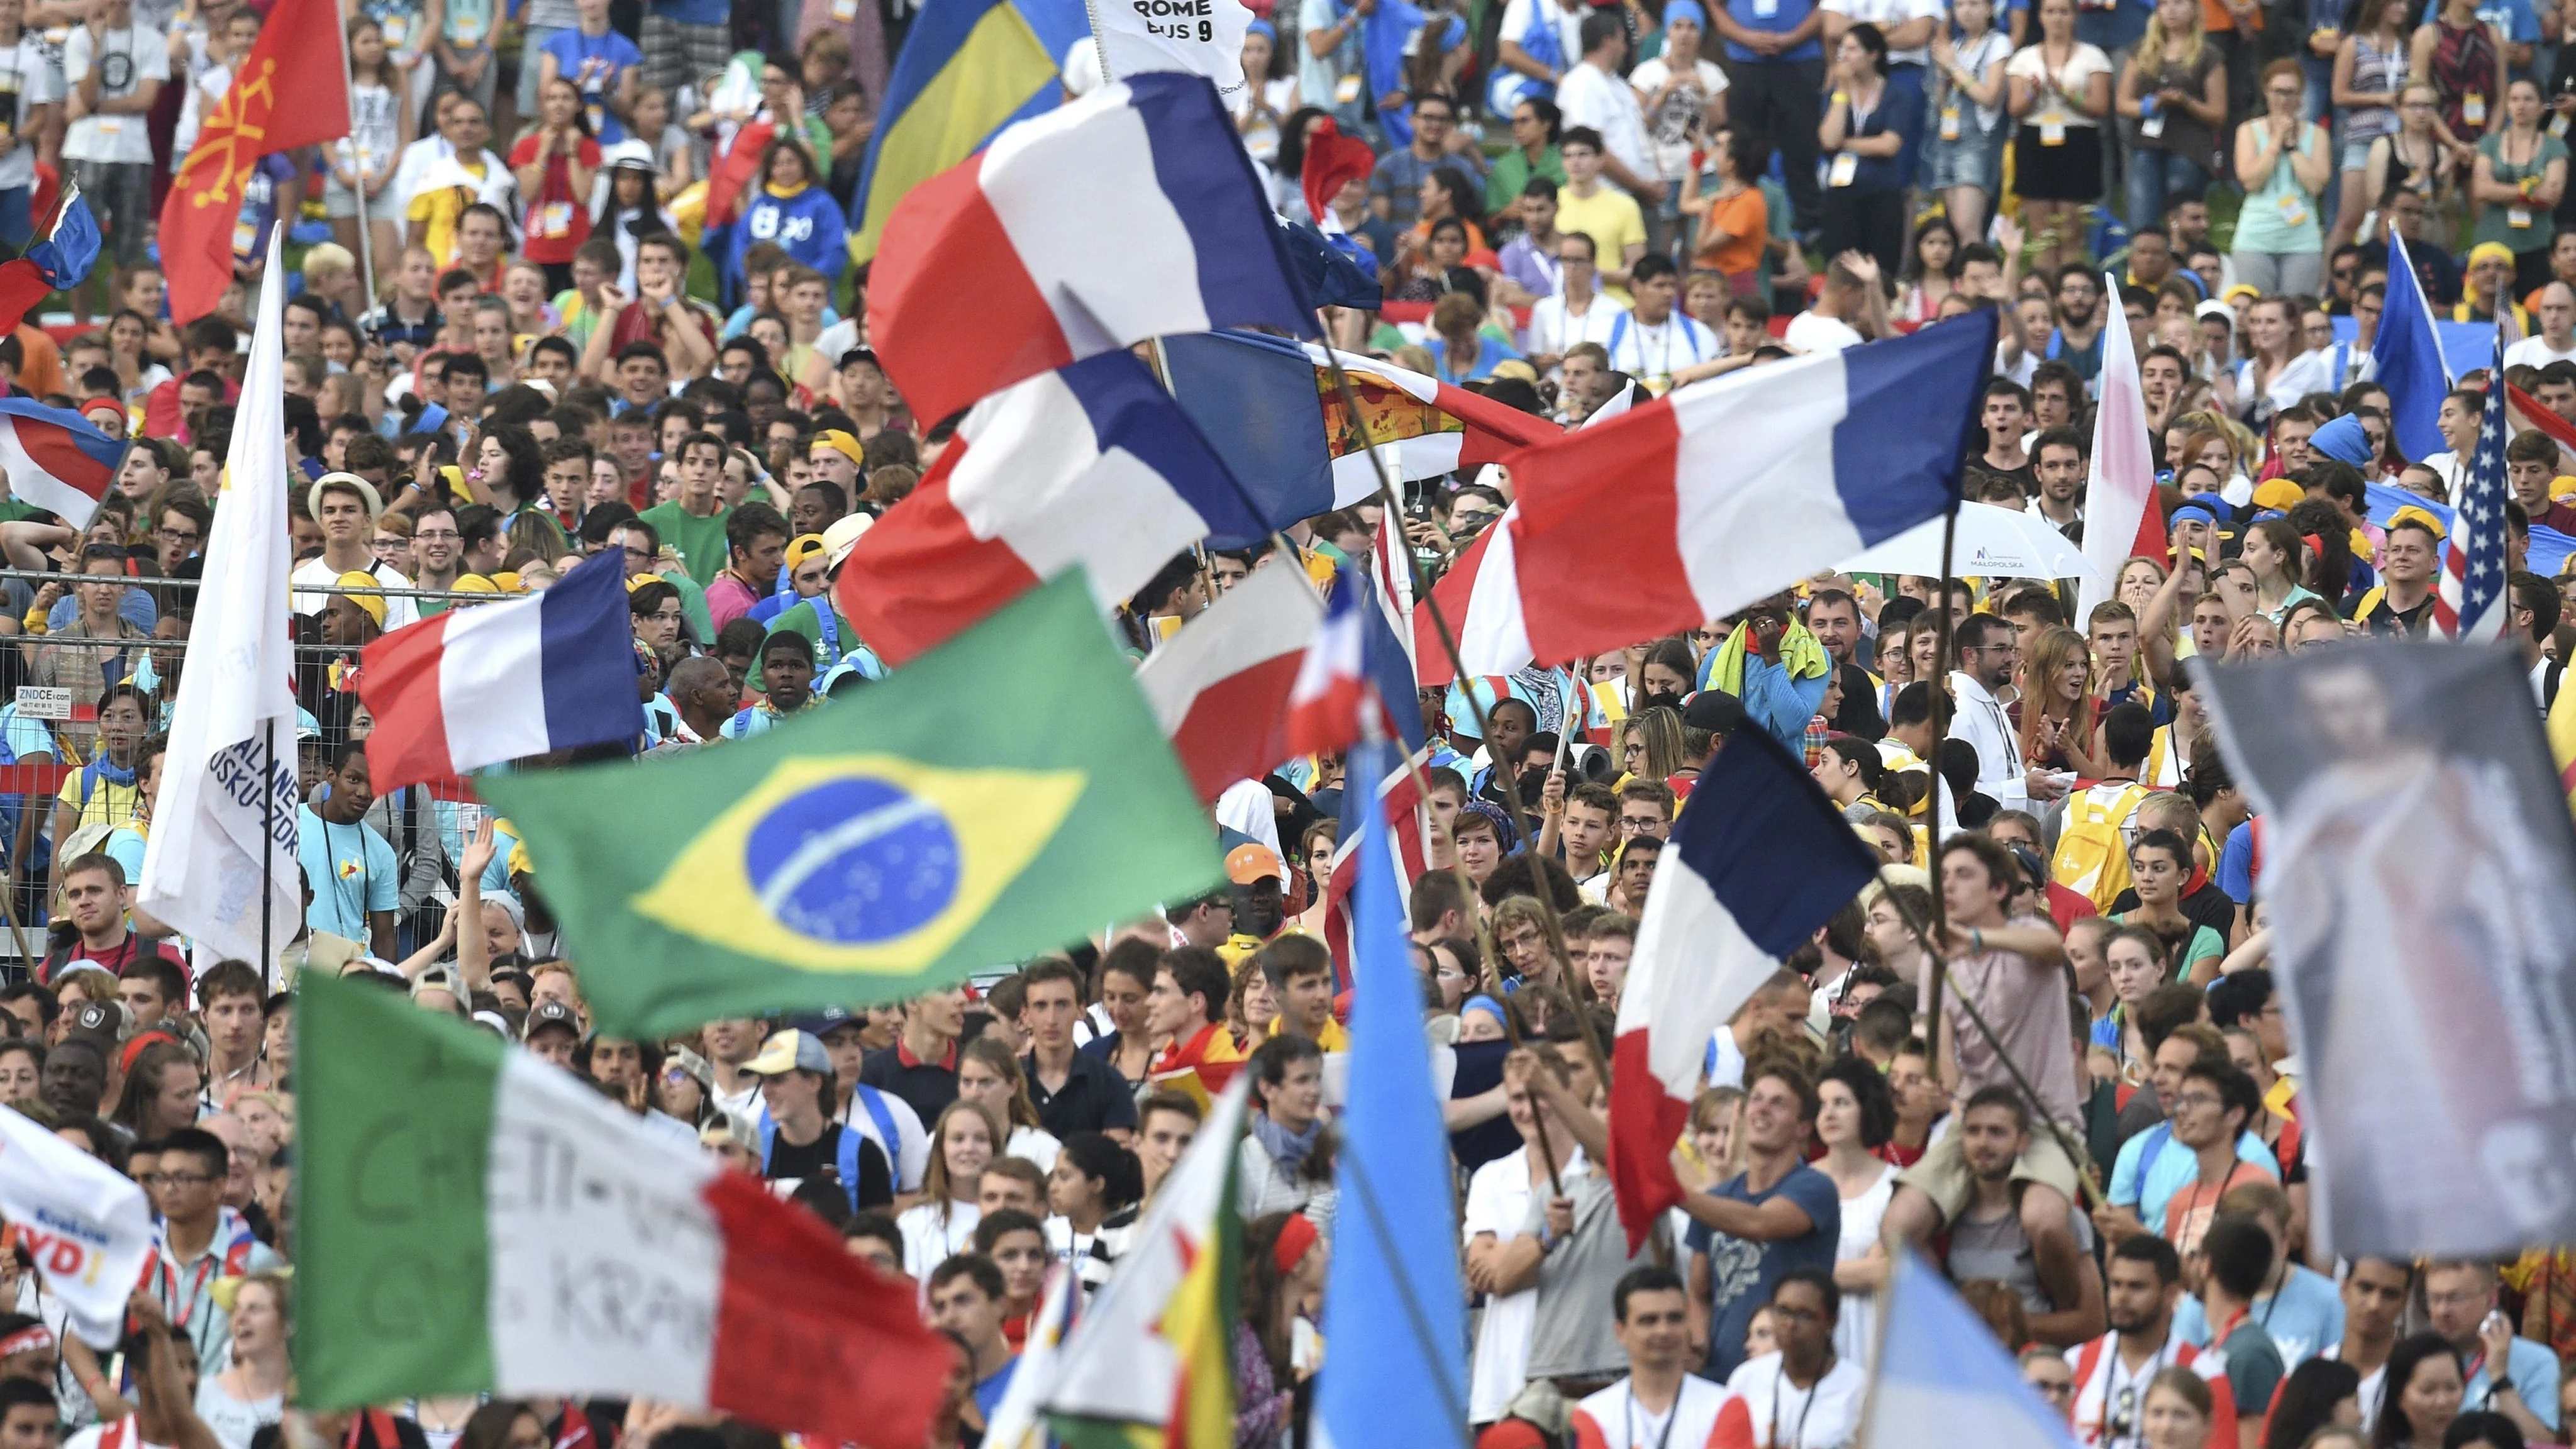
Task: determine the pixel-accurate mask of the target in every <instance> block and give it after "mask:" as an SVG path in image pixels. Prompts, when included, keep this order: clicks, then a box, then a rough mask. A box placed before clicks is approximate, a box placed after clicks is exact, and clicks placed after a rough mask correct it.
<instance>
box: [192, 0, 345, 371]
mask: <svg viewBox="0 0 2576 1449" xmlns="http://www.w3.org/2000/svg"><path fill="white" fill-rule="evenodd" d="M348 134H349V57H348V51H347V47H346V45H345V44H344V42H343V39H342V36H341V32H340V7H339V6H337V5H335V4H333V3H331V0H277V4H276V6H275V7H274V8H272V9H271V10H270V11H269V12H268V22H267V23H266V24H265V25H262V26H261V27H260V31H259V39H258V40H257V41H256V42H254V43H253V44H252V45H251V48H250V56H249V58H248V59H246V60H244V61H243V62H242V63H241V64H240V65H239V66H238V67H236V68H235V69H234V71H233V83H232V87H231V88H230V89H228V90H226V91H225V92H224V98H223V100H222V102H221V103H220V104H218V105H217V106H216V107H215V113H214V114H213V115H212V116H209V117H207V118H206V123H205V126H204V128H203V129H201V130H200V131H198V133H197V145H196V149H194V150H192V151H190V152H189V153H188V159H187V161H186V162H185V163H183V164H182V165H181V166H180V167H179V174H178V175H177V176H176V177H175V178H173V179H172V181H171V183H170V195H169V199H168V200H166V201H164V202H163V203H162V204H161V265H162V266H163V268H164V269H166V270H167V272H168V273H169V277H170V316H171V318H172V319H173V320H175V321H177V322H180V323H182V324H185V323H189V322H193V321H195V320H197V319H198V318H200V317H203V316H205V315H206V314H207V313H209V312H212V311H213V310H215V303H216V302H217V301H218V300H219V299H220V298H221V297H222V296H223V291H224V284H225V283H227V282H229V281H231V280H232V275H233V252H234V247H233V229H234V227H236V226H237V225H239V224H240V222H241V210H242V192H243V188H244V184H245V183H246V182H248V181H249V179H250V174H251V170H252V168H253V167H256V166H257V165H258V164H259V160H260V158H261V157H263V156H267V155H272V154H274V153H276V152H279V151H291V150H293V149H295V148H296V147H298V146H311V145H314V144H317V143H319V142H323V141H336V140H338V139H339V138H341V137H343V136H346V135H348Z"/></svg>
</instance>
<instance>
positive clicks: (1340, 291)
mask: <svg viewBox="0 0 2576 1449" xmlns="http://www.w3.org/2000/svg"><path fill="white" fill-rule="evenodd" d="M1277 240H1278V243H1279V253H1280V256H1281V258H1282V259H1283V260H1284V261H1285V262H1286V263H1287V266H1288V270H1289V271H1290V272H1292V273H1294V274H1295V275H1296V278H1297V280H1298V282H1299V283H1300V284H1301V285H1303V286H1304V287H1305V289H1306V300H1308V301H1310V302H1312V303H1314V304H1315V305H1316V306H1318V307H1357V308H1359V309H1360V310H1361V311H1363V312H1374V311H1376V310H1377V309H1378V308H1379V307H1381V306H1383V305H1385V302H1386V290H1385V288H1383V287H1381V286H1379V285H1378V280H1377V259H1376V258H1374V257H1372V256H1370V255H1369V253H1368V249H1367V248H1365V247H1363V246H1361V245H1360V244H1359V243H1358V242H1356V241H1354V240H1352V239H1351V237H1350V236H1349V234H1348V233H1343V232H1336V233H1334V234H1333V235H1331V236H1326V235H1324V234H1323V233H1322V232H1320V231H1317V230H1316V229H1315V228H1313V227H1311V226H1302V225H1300V224H1298V223H1296V222H1293V221H1290V220H1288V219H1287V218H1286V217H1281V218H1280V219H1279V228H1278V237H1277Z"/></svg>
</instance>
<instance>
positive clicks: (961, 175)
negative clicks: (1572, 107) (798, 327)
mask: <svg viewBox="0 0 2576 1449" xmlns="http://www.w3.org/2000/svg"><path fill="white" fill-rule="evenodd" d="M1273 231H1274V227H1273V224H1272V222H1271V211H1270V206H1269V203H1268V202H1267V201H1266V200H1265V198H1264V196H1263V193H1262V187H1261V182H1260V180H1259V178H1257V177H1256V176H1254V175H1253V171H1252V162H1251V159H1250V158H1249V157H1247V156H1246V155H1245V154H1244V150H1243V144H1242V143H1241V142H1240V141H1238V140H1236V139H1235V128H1234V122H1233V121H1232V120H1231V119H1230V118H1229V117H1228V115H1227V112H1226V108H1225V104H1224V102H1223V101H1221V100H1219V99H1218V97H1217V93H1216V87H1215V86H1214V85H1212V84H1210V83H1209V82H1208V81H1207V80H1206V79H1205V78H1204V77H1201V76H1195V75H1183V74H1180V73H1177V72H1167V71H1157V72H1153V73H1150V74H1145V75H1139V76H1135V77H1133V78H1131V79H1128V80H1125V81H1121V82H1118V83H1117V84H1114V85H1108V86H1103V87H1101V88H1100V89H1099V90H1096V91H1093V92H1092V93H1091V94H1089V95H1087V96H1084V97H1083V98H1082V99H1080V100H1077V101H1074V102H1072V103H1071V104H1069V105H1065V106H1062V107H1059V108H1058V109H1056V110H1053V111H1049V112H1047V113H1046V114H1044V115H1042V116H1037V117H1033V118H1031V119H1029V120H1026V121H1022V122H1020V123H1019V124H1017V125H1014V126H1012V127H1010V128H1008V129H1006V130H1004V131H1003V132H1002V133H1001V135H999V136H997V137H995V138H994V140H993V144H992V145H991V146H989V147H987V148H986V149H985V150H984V152H983V153H982V154H981V155H978V156H975V157H973V158H971V159H969V160H967V161H964V162H962V163H960V164H958V165H956V166H953V167H951V168H949V169H948V170H946V171H943V172H941V173H940V174H939V175H937V176H934V177H932V178H931V179H930V180H928V181H925V182H923V183H922V184H921V185H919V186H916V187H914V188H913V189H912V190H911V191H910V192H909V193H907V194H906V195H905V196H904V198H903V200H902V202H901V203H899V204H898V205H897V206H896V207H895V209H894V213H893V215H892V216H891V217H889V218H888V221H887V225H886V231H885V242H884V244H883V245H882V246H881V247H880V248H879V249H878V251H877V256H876V262H875V265H874V266H873V267H872V269H871V270H870V272H869V282H868V299H867V300H868V335H869V336H871V337H873V338H875V339H876V347H877V356H878V357H879V358H880V359H881V360H883V362H884V363H885V368H886V374H887V375H888V376H889V377H891V378H893V379H894V381H895V385H896V386H897V387H898V388H899V389H901V391H902V393H903V397H904V401H905V403H906V404H908V405H909V406H910V407H911V409H912V411H913V413H914V415H915V416H918V417H923V418H945V417H947V416H949V415H951V414H953V413H955V412H957V411H958V410H960V409H962V408H964V407H966V406H968V405H969V404H971V403H973V402H974V401H975V400H976V399H977V398H980V397H983V396H985V395H986V394H988V393H993V392H998V391H1000V390H1001V389H1002V388H1005V387H1008V386H1009V385H1011V384H1012V383H1015V382H1018V381H1020V380H1021V379H1023V378H1027V377H1033V376H1036V375H1037V374H1039V373H1042V372H1047V371H1051V370H1053V369H1055V368H1059V367H1063V366H1064V365H1066V364H1067V363H1071V362H1076V361H1079V360H1080V359H1082V358H1086V357H1092V356H1096V355H1098V354H1101V353H1105V352H1111V351H1115V350H1117V349H1120V348H1124V347H1130V346H1133V345H1134V344H1136V343H1139V342H1142V341H1144V340H1146V339H1147V338H1150V337H1160V336H1163V335H1165V334H1168V333H1180V332H1206V331H1209V330H1211V329H1214V328H1218V327H1237V326H1254V325H1258V326H1266V327H1274V328H1278V329H1280V330H1282V331H1285V332H1290V333H1294V334H1297V335H1299V336H1313V335H1315V319H1314V315H1313V313H1312V311H1311V310H1309V309H1308V308H1307V307H1305V306H1304V305H1303V304H1301V302H1300V300H1299V297H1298V294H1297V287H1296V284H1295V283H1294V282H1292V281H1291V280H1290V277H1289V273H1288V270H1287V267H1286V264H1285V262H1284V260H1283V257H1282V253H1281V251H1280V249H1279V245H1278V242H1277V240H1276V239H1275V238H1274V236H1273V234H1272V233H1273ZM871 642H873V640H872V641H871Z"/></svg>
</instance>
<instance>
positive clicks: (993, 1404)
mask: <svg viewBox="0 0 2576 1449" xmlns="http://www.w3.org/2000/svg"><path fill="white" fill-rule="evenodd" d="M1019 1371H1020V1359H1019V1355H1017V1354H1013V1355H1012V1356H1011V1357H1010V1358H1009V1359H1008V1360H1006V1361H1004V1363H1003V1364H1002V1366H1001V1367H1000V1368H997V1369H995V1370H993V1376H992V1377H991V1378H989V1379H986V1380H984V1381H983V1382H982V1383H980V1384H977V1385H976V1386H975V1407H976V1408H978V1409H981V1410H983V1411H984V1420H985V1422H987V1423H990V1422H992V1418H993V1411H994V1410H995V1409H998V1408H1000V1407H1002V1395H1004V1394H1007V1393H1009V1392H1010V1391H1011V1375H1013V1374H1015V1373H1018V1372H1019Z"/></svg>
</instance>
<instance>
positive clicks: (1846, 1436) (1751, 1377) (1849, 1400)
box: [1726, 1350, 1869, 1449]
mask: <svg viewBox="0 0 2576 1449" xmlns="http://www.w3.org/2000/svg"><path fill="white" fill-rule="evenodd" d="M1726 1387H1727V1388H1728V1389H1729V1390H1731V1391H1732V1392H1734V1393H1735V1394H1737V1395H1738V1396H1740V1397H1741V1398H1742V1399H1743V1400H1744V1407H1745V1410H1746V1411H1747V1412H1748V1413H1749V1414H1750V1415H1751V1416H1752V1419H1753V1436H1754V1442H1755V1443H1757V1444H1768V1445H1770V1446H1772V1449H1839V1446H1841V1445H1844V1444H1848V1443H1850V1442H1851V1441H1852V1438H1853V1436H1855V1435H1856V1434H1858V1433H1859V1432H1860V1405H1861V1397H1862V1395H1863V1394H1865V1393H1866V1392H1867V1391H1868V1389H1869V1375H1868V1374H1867V1373H1866V1372H1864V1371H1863V1370H1862V1368H1861V1366H1860V1365H1859V1364H1856V1363H1854V1362H1852V1361H1851V1360H1850V1359H1848V1358H1842V1357H1836V1358H1835V1360H1834V1366H1833V1367H1832V1368H1829V1369H1827V1370H1825V1376H1824V1377H1823V1378H1820V1379H1818V1380H1816V1383H1815V1387H1813V1388H1808V1389H1802V1388H1799V1387H1798V1386H1797V1385H1795V1384H1793V1383H1791V1382H1789V1376H1788V1374H1787V1373H1786V1372H1784V1371H1783V1370H1782V1369H1781V1367H1780V1355H1779V1352H1778V1351H1777V1350H1774V1351H1772V1352H1770V1353H1766V1354H1764V1355H1762V1356H1761V1357H1760V1358H1753V1359H1746V1360H1745V1361H1744V1363H1743V1365H1742V1366H1741V1367H1739V1368H1737V1369H1736V1371H1735V1372H1734V1373H1733V1374H1731V1375H1729V1376H1728V1377H1727V1380H1726ZM1775 1428H1776V1430H1777V1431H1778V1432H1776V1433H1774V1432H1772V1431H1773V1430H1774V1429H1775Z"/></svg>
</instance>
